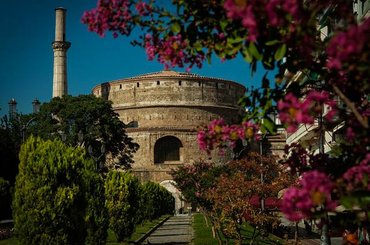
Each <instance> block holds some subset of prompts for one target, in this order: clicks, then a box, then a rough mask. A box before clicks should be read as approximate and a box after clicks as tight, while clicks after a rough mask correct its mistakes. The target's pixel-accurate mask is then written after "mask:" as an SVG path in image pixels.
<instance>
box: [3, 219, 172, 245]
mask: <svg viewBox="0 0 370 245" xmlns="http://www.w3.org/2000/svg"><path fill="white" fill-rule="evenodd" d="M166 217H168V215H163V216H162V217H160V218H158V219H155V220H153V221H146V222H144V223H143V224H142V225H137V226H136V229H135V232H134V233H133V234H132V236H131V237H130V238H128V239H127V240H126V241H125V242H121V243H118V242H117V238H116V235H115V234H114V232H113V231H112V230H110V229H109V230H108V238H107V244H109V245H118V244H120V245H121V244H125V245H126V244H132V243H133V242H134V241H135V240H137V239H139V238H140V237H142V236H143V235H145V234H146V233H147V232H148V231H149V230H150V229H152V228H153V227H154V226H155V225H157V224H158V223H159V222H161V221H162V220H163V219H164V218H166ZM0 245H1V244H0Z"/></svg>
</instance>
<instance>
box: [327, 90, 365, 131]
mask: <svg viewBox="0 0 370 245" xmlns="http://www.w3.org/2000/svg"><path fill="white" fill-rule="evenodd" d="M332 86H333V89H334V91H335V93H337V95H338V96H339V97H340V98H341V99H342V100H343V102H344V103H345V104H346V105H347V106H348V108H349V109H351V111H352V112H353V114H354V115H355V117H356V119H357V121H358V122H359V123H360V124H361V126H362V127H364V128H369V125H368V122H367V119H366V118H363V117H362V116H361V115H360V113H359V112H358V110H357V109H356V107H355V104H354V103H353V102H352V101H350V100H349V99H348V98H347V96H345V95H344V94H343V93H342V91H341V90H340V89H339V88H338V87H337V86H336V85H332Z"/></svg>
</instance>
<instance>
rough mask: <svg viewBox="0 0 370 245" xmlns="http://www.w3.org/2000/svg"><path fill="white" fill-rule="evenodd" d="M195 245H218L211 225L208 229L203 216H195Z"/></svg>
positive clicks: (198, 214) (193, 224)
mask: <svg viewBox="0 0 370 245" xmlns="http://www.w3.org/2000/svg"><path fill="white" fill-rule="evenodd" d="M192 226H193V230H194V240H193V242H194V244H195V245H203V244H207V245H217V244H218V242H217V239H215V238H213V236H212V229H211V225H209V226H208V227H207V224H206V221H205V219H204V217H203V214H200V213H196V214H194V216H193V223H192Z"/></svg>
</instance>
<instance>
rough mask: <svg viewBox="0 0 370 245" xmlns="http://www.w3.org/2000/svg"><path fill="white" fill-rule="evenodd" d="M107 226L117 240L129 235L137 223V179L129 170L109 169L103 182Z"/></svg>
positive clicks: (138, 186)
mask: <svg viewBox="0 0 370 245" xmlns="http://www.w3.org/2000/svg"><path fill="white" fill-rule="evenodd" d="M105 196H106V207H107V209H108V214H109V227H110V228H111V229H112V230H113V231H114V233H115V234H116V237H117V241H118V242H121V241H123V240H124V238H126V237H129V236H131V234H132V233H133V232H134V229H135V224H136V223H137V214H138V209H139V204H140V183H139V180H138V179H137V178H136V177H134V176H133V175H131V173H129V172H118V171H110V172H109V173H108V175H107V179H106V182H105Z"/></svg>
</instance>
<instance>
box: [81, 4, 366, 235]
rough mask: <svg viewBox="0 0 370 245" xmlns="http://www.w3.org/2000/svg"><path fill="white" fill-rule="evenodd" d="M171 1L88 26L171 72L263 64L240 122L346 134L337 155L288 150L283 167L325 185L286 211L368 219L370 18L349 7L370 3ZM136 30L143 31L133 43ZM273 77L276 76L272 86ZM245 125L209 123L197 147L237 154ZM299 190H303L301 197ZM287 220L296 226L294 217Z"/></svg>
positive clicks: (109, 11)
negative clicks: (238, 60) (215, 63)
mask: <svg viewBox="0 0 370 245" xmlns="http://www.w3.org/2000/svg"><path fill="white" fill-rule="evenodd" d="M366 3H367V2H366ZM172 4H173V6H172V7H168V6H161V2H160V1H155V0H150V1H133V0H99V1H98V2H97V6H96V8H95V9H93V10H90V11H87V12H85V14H84V16H83V17H82V21H83V22H84V23H86V24H87V25H88V28H89V29H90V30H91V31H95V32H97V33H98V34H99V35H104V34H105V33H107V32H112V34H113V36H114V37H118V36H119V35H123V36H132V37H133V40H132V43H133V44H134V45H139V46H141V47H143V48H144V49H145V50H146V52H147V54H148V58H149V59H150V60H154V59H156V60H158V61H159V62H160V63H162V64H164V66H165V68H172V67H186V69H187V70H188V71H189V70H190V69H191V68H192V67H193V66H197V67H201V66H202V63H203V62H205V61H208V62H210V61H211V60H212V58H214V57H218V58H220V59H222V60H230V59H233V58H235V57H237V56H242V57H243V58H244V59H245V61H246V62H248V63H250V70H251V72H252V74H253V73H254V72H255V71H256V69H257V63H260V64H262V65H263V67H264V69H265V70H266V75H265V76H264V77H263V78H262V81H261V87H260V88H249V89H248V91H247V94H246V96H245V97H244V98H242V99H241V100H240V102H241V105H243V106H244V107H246V108H247V109H248V110H247V113H246V116H245V117H244V119H243V122H244V123H246V122H247V123H253V124H256V128H259V129H260V131H261V132H262V133H263V134H266V133H274V132H275V130H276V125H274V122H273V121H272V120H271V119H270V117H269V115H271V113H277V114H279V117H280V119H281V122H282V123H283V124H284V126H285V127H286V128H287V130H288V131H289V132H290V133H293V132H294V131H295V130H297V128H298V127H300V125H312V124H315V123H317V125H318V132H317V134H318V135H319V136H320V137H321V139H322V136H323V133H322V132H323V131H324V130H326V131H331V130H336V133H337V134H338V133H339V134H341V135H342V136H343V140H342V141H337V142H332V145H335V148H336V151H335V152H336V153H335V154H334V152H332V153H328V152H324V151H323V146H322V144H323V143H320V144H321V145H320V147H319V150H318V151H315V149H312V150H310V149H304V150H302V148H304V147H303V146H300V145H299V144H294V145H291V146H287V149H289V150H290V151H289V152H288V154H287V160H286V161H285V163H284V166H286V167H287V168H288V170H289V171H291V172H292V174H294V175H302V178H304V176H311V175H312V176H314V177H315V178H316V177H317V178H318V181H319V182H320V183H321V181H323V182H322V183H325V186H327V188H326V189H325V191H324V190H320V191H318V189H310V187H309V186H307V185H305V184H303V183H299V185H298V187H292V188H293V189H292V191H287V192H286V193H287V197H286V199H285V202H284V204H285V205H288V206H292V207H295V208H297V210H298V209H301V211H300V219H304V218H312V217H316V218H325V217H326V212H327V211H332V210H333V205H332V201H338V205H339V204H341V205H344V206H345V207H346V208H347V209H348V210H354V209H356V210H360V211H361V212H363V213H364V214H365V216H366V218H367V219H368V218H370V217H369V208H368V207H369V204H370V202H369V199H368V198H367V197H368V188H367V185H368V178H369V175H368V173H367V172H368V171H367V168H368V165H369V162H368V161H367V160H366V159H368V152H369V142H370V139H369V135H370V132H369V114H370V103H369V91H370V90H369V89H370V86H369V77H370V35H368V33H369V29H370V19H369V18H368V17H367V16H366V15H364V16H361V14H362V13H355V12H354V10H353V6H356V4H365V2H359V1H354V0H336V1H333V0H329V1H315V0H309V1H298V0H248V1H236V0H222V1H184V0H173V1H172ZM135 28H137V29H140V30H141V31H142V33H143V34H142V35H140V36H138V37H136V36H134V35H133V34H134V33H137V32H133V30H134V29H135ZM140 30H138V31H140ZM327 30H329V31H327ZM269 72H274V74H275V79H274V80H272V79H270V78H269V76H268V73H269ZM242 125H243V124H242V123H241V124H240V125H224V124H223V123H222V121H217V122H212V123H211V124H210V125H209V126H208V127H206V128H204V129H203V130H201V131H200V133H199V136H198V137H199V140H200V141H199V143H200V147H201V149H205V150H206V151H210V150H212V149H214V148H224V147H230V146H231V147H233V142H234V141H235V139H241V137H245V138H244V139H241V140H247V139H248V135H249V134H248V133H245V134H244V135H243V132H242V130H240V129H241V128H243V126H242ZM223 128H225V131H222V129H223ZM226 129H227V130H226ZM244 132H245V131H244ZM320 137H319V138H320ZM322 142H323V141H322ZM291 164H294V165H291ZM360 170H361V172H363V173H362V174H360ZM329 186H330V188H329ZM294 188H298V189H299V190H300V191H294V190H297V189H294ZM301 191H302V192H305V193H306V194H305V195H304V197H301V196H300V194H299V193H301ZM329 194H330V195H329ZM334 194H335V195H334ZM329 196H330V197H329ZM318 197H320V198H318ZM302 198H303V199H304V200H305V201H304V203H305V206H304V207H302V208H301V207H298V206H297V201H296V200H303V199H302ZM307 198H308V199H310V201H308V200H307ZM316 198H317V199H316ZM318 200H319V201H318ZM319 206H320V207H319ZM282 209H283V210H287V209H284V208H282ZM308 210H309V211H308ZM287 215H288V217H293V218H292V219H293V220H297V219H296V217H297V216H294V215H293V216H290V214H289V213H287ZM324 236H325V234H324Z"/></svg>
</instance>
